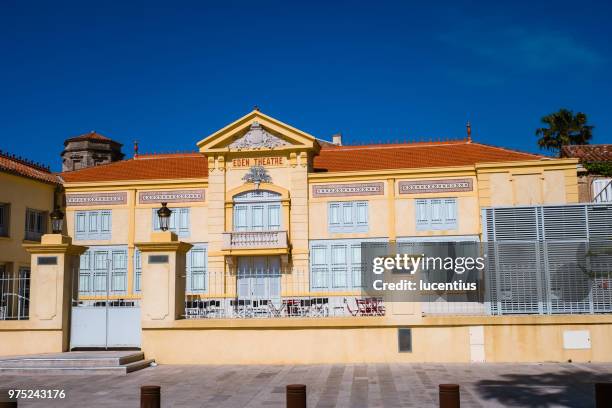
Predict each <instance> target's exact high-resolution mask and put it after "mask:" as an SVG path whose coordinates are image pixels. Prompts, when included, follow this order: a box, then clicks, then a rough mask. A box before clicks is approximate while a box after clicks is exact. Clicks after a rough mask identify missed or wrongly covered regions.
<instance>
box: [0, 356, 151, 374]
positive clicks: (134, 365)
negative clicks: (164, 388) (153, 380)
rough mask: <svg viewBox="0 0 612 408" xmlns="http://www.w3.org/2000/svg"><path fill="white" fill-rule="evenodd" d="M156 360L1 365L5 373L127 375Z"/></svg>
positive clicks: (2, 371) (1, 369) (1, 372)
mask: <svg viewBox="0 0 612 408" xmlns="http://www.w3.org/2000/svg"><path fill="white" fill-rule="evenodd" d="M154 362H155V360H153V359H148V360H140V361H134V362H131V363H128V364H125V365H121V366H109V367H102V366H100V367H0V374H4V375H114V376H125V375H127V374H128V373H131V372H134V371H138V370H142V369H144V368H147V367H149V366H150V365H151V363H154Z"/></svg>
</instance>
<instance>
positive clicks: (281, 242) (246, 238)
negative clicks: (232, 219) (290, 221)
mask: <svg viewBox="0 0 612 408" xmlns="http://www.w3.org/2000/svg"><path fill="white" fill-rule="evenodd" d="M286 247H287V231H234V232H224V233H223V249H248V248H286Z"/></svg>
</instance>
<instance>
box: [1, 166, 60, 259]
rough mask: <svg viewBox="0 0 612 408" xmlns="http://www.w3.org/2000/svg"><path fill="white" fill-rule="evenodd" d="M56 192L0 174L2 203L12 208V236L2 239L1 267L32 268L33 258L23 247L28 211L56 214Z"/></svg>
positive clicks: (22, 179) (13, 176)
mask: <svg viewBox="0 0 612 408" xmlns="http://www.w3.org/2000/svg"><path fill="white" fill-rule="evenodd" d="M54 192H55V186H54V185H51V184H48V183H42V182H39V181H35V180H32V179H29V178H25V177H19V176H15V175H12V174H7V173H3V172H0V203H9V204H10V205H11V209H10V231H9V233H10V236H9V237H8V238H7V237H0V264H3V263H4V264H7V269H8V270H9V271H17V270H18V269H19V267H20V266H29V265H30V255H29V254H28V253H27V252H26V251H25V249H23V247H22V244H23V243H24V238H25V213H26V208H32V209H35V210H42V211H48V212H51V211H53V196H54ZM50 228H51V225H50V224H49V225H47V230H50Z"/></svg>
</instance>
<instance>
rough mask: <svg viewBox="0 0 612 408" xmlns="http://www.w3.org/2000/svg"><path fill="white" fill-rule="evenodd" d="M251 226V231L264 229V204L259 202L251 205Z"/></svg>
mask: <svg viewBox="0 0 612 408" xmlns="http://www.w3.org/2000/svg"><path fill="white" fill-rule="evenodd" d="M250 209H251V228H250V229H252V230H253V231H262V230H263V229H264V206H263V205H261V204H256V205H251V208H250Z"/></svg>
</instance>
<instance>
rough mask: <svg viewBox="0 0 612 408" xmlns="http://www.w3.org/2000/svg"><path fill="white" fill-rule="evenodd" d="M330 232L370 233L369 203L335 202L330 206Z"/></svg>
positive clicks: (328, 212) (328, 218) (328, 216)
mask: <svg viewBox="0 0 612 408" xmlns="http://www.w3.org/2000/svg"><path fill="white" fill-rule="evenodd" d="M327 225H328V229H329V232H332V233H338V232H368V202H367V201H334V202H330V203H329V204H328V208H327Z"/></svg>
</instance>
